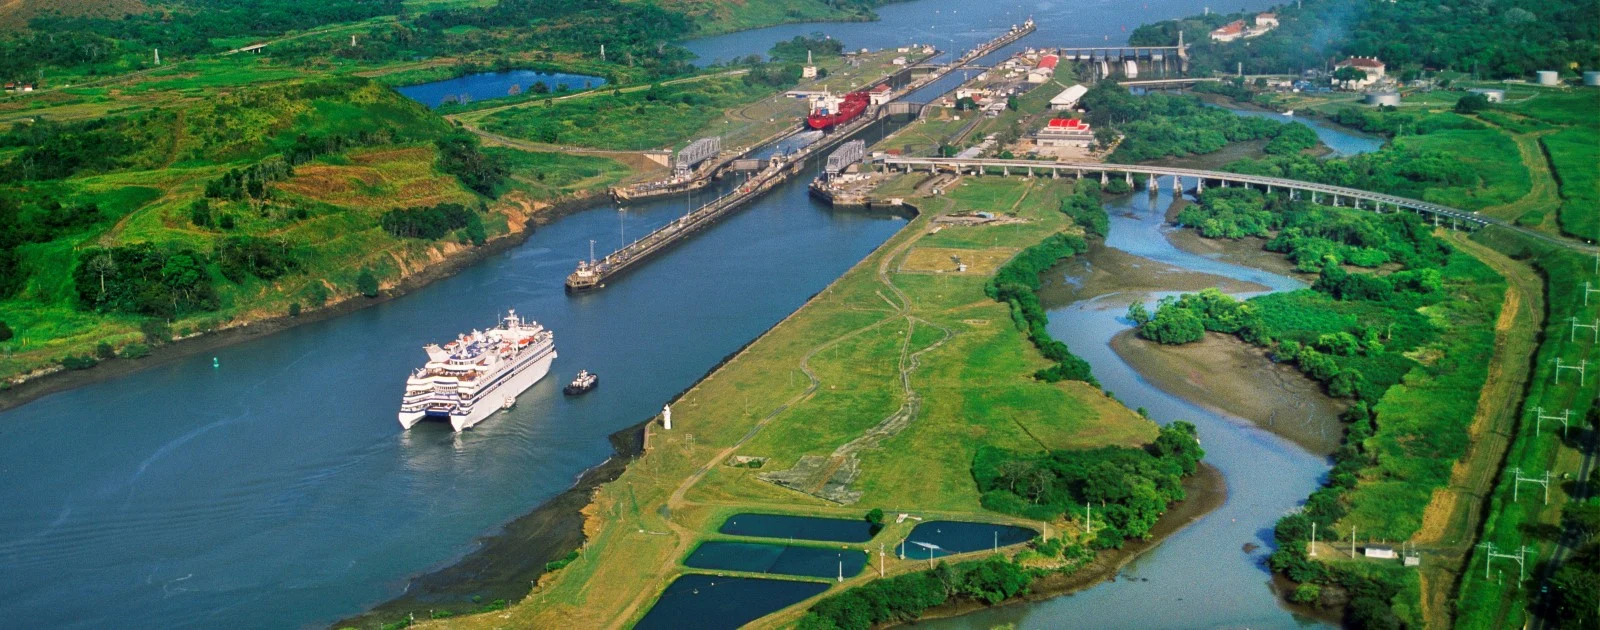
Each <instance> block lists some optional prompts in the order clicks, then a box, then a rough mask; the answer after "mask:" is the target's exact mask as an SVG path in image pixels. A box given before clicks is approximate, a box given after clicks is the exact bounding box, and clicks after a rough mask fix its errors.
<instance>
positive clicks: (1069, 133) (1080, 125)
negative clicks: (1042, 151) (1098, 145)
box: [1033, 118, 1094, 149]
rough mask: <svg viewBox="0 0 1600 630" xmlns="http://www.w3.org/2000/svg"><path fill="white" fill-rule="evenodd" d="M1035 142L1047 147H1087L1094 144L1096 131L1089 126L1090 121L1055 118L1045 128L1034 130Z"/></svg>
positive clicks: (1041, 146)
mask: <svg viewBox="0 0 1600 630" xmlns="http://www.w3.org/2000/svg"><path fill="white" fill-rule="evenodd" d="M1033 143H1034V144H1035V145H1037V146H1039V147H1040V148H1047V149H1049V148H1060V147H1070V148H1075V149H1087V148H1089V146H1090V145H1092V144H1094V131H1093V130H1092V129H1090V128H1089V123H1086V122H1083V121H1082V120H1079V119H1077V118H1055V119H1052V120H1051V121H1050V123H1049V124H1047V125H1045V126H1044V128H1043V129H1040V130H1038V131H1036V132H1034V134H1033Z"/></svg>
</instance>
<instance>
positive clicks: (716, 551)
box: [683, 541, 867, 578]
mask: <svg viewBox="0 0 1600 630" xmlns="http://www.w3.org/2000/svg"><path fill="white" fill-rule="evenodd" d="M683 566H686V567H691V568H695V569H722V570H725V571H746V572H750V573H776V574H778V575H798V576H803V577H821V578H836V577H839V576H844V577H855V575H856V574H857V573H860V572H861V569H862V568H863V567H865V566H867V554H866V553H865V552H863V551H851V550H848V549H827V548H823V547H801V546H797V545H773V544H768V543H749V542H729V541H713V542H706V543H701V544H700V546H699V547H696V548H695V550H694V552H693V553H691V554H689V557H688V558H685V559H684V561H683Z"/></svg>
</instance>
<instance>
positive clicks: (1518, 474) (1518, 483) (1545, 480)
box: [1511, 468, 1550, 505]
mask: <svg viewBox="0 0 1600 630" xmlns="http://www.w3.org/2000/svg"><path fill="white" fill-rule="evenodd" d="M1511 474H1512V475H1513V476H1514V477H1513V478H1514V481H1512V482H1511V500H1512V501H1517V500H1518V495H1519V493H1518V490H1519V489H1521V487H1522V484H1523V483H1524V482H1526V483H1536V484H1539V485H1541V486H1544V504H1545V505H1550V471H1548V470H1546V471H1544V475H1543V476H1540V477H1524V476H1522V469H1521V468H1512V469H1511Z"/></svg>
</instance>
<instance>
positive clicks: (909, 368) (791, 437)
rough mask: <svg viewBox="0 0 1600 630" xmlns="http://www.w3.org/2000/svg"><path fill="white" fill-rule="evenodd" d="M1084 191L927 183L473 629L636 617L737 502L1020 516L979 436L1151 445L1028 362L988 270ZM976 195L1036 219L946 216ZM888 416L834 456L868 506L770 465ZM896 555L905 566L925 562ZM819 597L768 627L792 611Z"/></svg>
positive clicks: (969, 206) (654, 439) (724, 374)
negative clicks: (541, 574) (990, 291)
mask: <svg viewBox="0 0 1600 630" xmlns="http://www.w3.org/2000/svg"><path fill="white" fill-rule="evenodd" d="M1069 191H1070V184H1068V183H1067V182H1064V181H1063V182H1059V183H1058V182H1050V181H1043V180H1041V181H1036V182H1032V183H1030V184H1027V185H1021V186H1019V185H1017V183H1016V182H1015V181H999V180H988V181H974V182H972V183H970V184H969V185H966V186H958V187H954V188H953V189H952V190H951V191H950V193H949V194H948V195H947V196H945V197H941V198H935V199H930V200H929V201H928V203H929V204H930V207H928V208H925V209H924V212H923V214H922V216H920V217H919V218H917V219H915V220H914V221H913V222H912V223H911V225H910V226H908V227H907V228H906V229H905V230H903V231H901V232H900V233H899V234H898V235H896V236H895V237H894V238H892V239H891V240H890V241H889V242H888V243H886V244H885V245H884V246H883V247H881V248H880V249H879V250H878V251H877V252H875V253H874V254H873V255H871V256H870V257H868V258H867V259H866V260H865V261H863V262H862V263H860V264H858V265H857V266H856V267H855V268H853V269H852V270H851V271H850V272H848V273H847V274H846V275H845V276H844V277H842V278H840V279H839V280H838V281H837V282H835V283H834V284H833V285H832V286H831V287H829V288H828V289H827V290H825V291H823V292H822V293H821V294H819V295H817V296H816V297H815V298H814V299H813V300H812V301H811V302H809V303H808V304H807V305H805V306H804V307H803V308H802V309H800V310H799V311H798V312H796V313H795V314H794V315H792V316H790V317H789V318H788V319H786V320H785V321H783V322H782V323H780V324H778V325H777V326H776V327H774V328H773V329H772V330H771V331H769V332H768V333H767V334H766V335H764V336H763V337H762V338H761V339H759V340H758V341H756V342H755V343H754V344H753V345H751V346H750V347H749V348H748V349H747V350H745V351H743V352H741V353H740V354H739V355H737V356H736V357H735V358H733V359H732V360H731V361H730V362H729V363H728V364H727V365H725V366H723V367H722V368H720V369H718V370H717V371H716V372H714V373H713V374H711V375H710V376H708V377H707V378H706V379H705V380H704V381H702V382H701V383H699V384H698V385H696V386H695V387H694V388H693V389H691V390H689V391H688V392H687V393H686V394H685V395H684V396H683V397H682V398H681V399H680V400H678V401H676V403H675V404H674V405H673V425H674V429H673V430H672V431H670V432H666V431H660V430H655V431H653V432H652V435H651V436H650V449H649V451H648V452H647V453H646V454H645V455H644V456H643V457H642V458H641V459H639V460H638V461H636V462H634V463H633V464H632V465H630V466H629V468H628V470H627V472H625V473H623V475H622V476H621V477H620V478H619V479H618V480H617V481H616V482H613V483H611V484H608V485H606V486H604V487H603V488H602V489H601V490H600V491H599V492H597V493H596V495H595V500H594V503H593V504H592V505H591V506H590V507H589V508H588V511H587V514H588V515H589V524H588V525H587V526H586V534H587V535H588V539H589V543H588V545H587V546H586V549H585V552H584V554H583V555H582V556H580V557H579V558H578V559H577V560H576V561H574V562H573V563H572V564H571V565H569V566H567V567H566V568H564V569H562V570H561V571H559V572H557V573H555V574H553V575H551V576H549V577H547V578H546V579H545V580H544V581H543V583H542V584H541V585H540V586H539V588H538V589H537V590H536V591H535V592H534V593H533V594H531V595H530V596H529V597H528V598H527V599H526V600H524V602H523V603H521V604H520V605H518V606H515V607H513V608H512V609H510V610H509V611H508V612H507V613H504V614H505V615H508V616H502V614H493V615H489V616H482V617H474V618H468V619H464V620H461V621H460V622H459V623H460V625H462V626H466V627H477V626H484V627H488V626H491V625H496V624H503V623H506V622H507V620H510V622H512V623H515V624H523V625H529V626H536V627H553V626H559V625H577V626H583V627H609V626H617V625H624V624H626V623H628V622H630V621H633V620H637V619H638V618H639V617H640V616H642V615H643V614H644V613H645V611H646V610H648V608H649V606H650V604H651V601H652V600H653V599H654V598H655V596H656V594H658V593H659V592H660V591H661V589H662V588H663V587H665V586H666V584H667V583H668V582H669V581H671V579H673V578H674V577H676V576H678V575H681V574H683V573H684V572H685V569H684V568H683V567H681V566H680V562H681V561H682V559H683V558H684V557H685V556H686V555H687V554H688V553H689V552H690V551H692V550H693V549H694V548H695V546H696V545H697V544H698V543H699V542H701V541H704V540H716V539H727V538H728V537H726V536H722V535H719V534H717V533H715V532H716V529H717V528H718V527H719V526H720V525H721V523H722V521H723V520H724V519H725V518H726V517H727V516H729V515H731V514H733V513H736V512H740V511H746V510H753V511H758V512H780V513H791V514H812V515H823V516H836V517H844V518H860V517H861V515H862V514H863V513H864V512H865V511H866V510H867V509H869V508H873V507H881V508H884V509H885V511H888V512H890V513H891V515H892V514H893V513H894V512H896V511H906V512H913V513H915V514H918V515H921V516H924V517H930V518H931V517H935V516H937V517H951V518H962V519H976V520H982V521H991V522H1018V521H1017V520H1016V519H1015V518H1012V517H1007V516H1004V515H1000V514H996V513H992V512H987V511H985V510H984V509H983V508H982V507H981V506H980V504H979V491H978V488H977V486H976V484H975V483H974V482H973V478H972V473H971V466H972V462H973V456H974V454H975V453H976V450H977V448H978V447H979V446H981V445H992V446H1000V447H1004V448H1011V449H1017V450H1020V451H1030V452H1038V451H1040V450H1042V449H1047V448H1049V449H1062V448H1065V449H1075V448H1091V447H1097V446H1103V445H1137V444H1142V443H1145V442H1148V441H1149V440H1150V439H1151V438H1152V437H1153V436H1154V435H1155V432H1156V426H1155V424H1154V423H1152V422H1150V421H1148V420H1145V419H1143V418H1141V417H1139V416H1138V415H1137V414H1134V413H1133V412H1131V411H1130V410H1128V409H1127V408H1125V407H1123V406H1122V405H1120V404H1119V403H1117V402H1116V401H1114V400H1112V399H1110V398H1108V397H1106V396H1105V395H1104V394H1103V393H1101V392H1100V391H1098V390H1096V389H1094V388H1092V387H1090V386H1088V385H1086V384H1084V383H1082V382H1062V383H1054V384H1049V383H1044V382H1041V381H1037V380H1034V379H1032V378H1030V376H1029V375H1030V374H1032V373H1033V372H1034V371H1036V370H1039V369H1041V368H1045V367H1048V366H1049V364H1050V363H1049V362H1048V361H1047V360H1045V359H1044V358H1043V357H1041V356H1039V354H1038V352H1037V351H1035V350H1034V348H1033V346H1032V345H1031V344H1030V343H1029V341H1028V339H1027V337H1026V336H1025V335H1024V333H1022V332H1021V331H1019V330H1018V329H1017V328H1016V327H1015V326H1013V325H1012V316H1011V314H1010V313H1009V312H1008V311H1009V309H1008V307H1007V306H1006V305H1004V304H1001V303H997V302H995V301H993V300H991V299H989V298H988V297H987V296H985V295H984V286H985V284H986V283H987V282H988V280H989V277H990V276H991V275H992V274H993V273H994V272H995V271H996V269H998V268H999V266H1000V265H1001V264H1003V263H1004V262H1005V261H1006V260H1007V259H1008V258H1010V257H1011V256H1012V255H1014V254H1015V253H1016V252H1018V251H1020V249H1021V248H1022V247H1024V246H1028V245H1031V244H1033V243H1036V242H1039V241H1040V240H1042V239H1043V238H1044V237H1045V236H1047V235H1049V234H1052V233H1056V232H1058V231H1062V230H1073V229H1075V228H1073V227H1072V226H1071V224H1070V221H1069V220H1068V219H1067V218H1066V217H1065V216H1064V215H1063V214H1062V213H1061V212H1059V211H1058V210H1057V207H1058V205H1059V203H1060V200H1061V199H1062V197H1063V196H1064V195H1065V194H1068V193H1069ZM978 209H986V210H993V211H997V212H1003V213H1006V212H1009V213H1014V214H1015V215H1016V216H1018V217H1021V218H1024V219H1026V220H1027V222H1026V223H1020V224H1012V225H1003V226H989V227H952V226H946V227H943V228H942V229H938V230H932V229H930V226H931V219H932V217H933V216H935V215H938V214H944V213H948V212H954V211H963V210H965V211H971V210H978ZM950 255H959V256H961V258H962V260H963V261H965V262H967V264H968V265H969V267H968V268H967V270H966V271H965V272H959V273H958V272H956V271H954V266H955V265H954V263H953V262H950V259H949V256H950ZM913 399H914V400H916V401H918V402H917V403H915V404H912V403H910V402H909V401H911V400H913ZM908 404H910V405H911V407H910V408H911V416H910V422H909V423H907V424H905V425H903V426H900V427H898V428H893V429H888V430H885V424H886V419H893V418H895V417H896V416H897V415H899V414H900V412H903V411H904V409H905V407H904V406H906V405H908ZM887 424H893V423H887ZM875 429H876V430H880V431H883V433H882V435H881V436H880V438H881V442H879V443H878V445H877V447H876V448H866V449H861V450H859V451H853V452H852V453H851V454H850V455H848V456H846V457H844V458H842V459H840V460H838V461H832V462H831V463H830V464H829V465H830V466H831V467H832V468H833V469H836V468H838V467H840V466H842V465H847V462H845V461H843V460H845V459H851V458H855V463H856V464H858V468H857V470H858V475H857V476H856V477H855V479H854V480H852V481H851V482H849V484H848V489H849V490H850V491H852V492H859V493H860V496H859V501H857V502H855V503H854V504H853V505H849V506H841V505H838V504H835V503H831V502H828V501H824V500H822V499H820V498H817V497H814V496H812V495H810V494H807V493H803V492H797V491H794V490H789V489H786V488H784V487H780V486H778V485H775V484H773V483H770V482H767V481H764V480H762V479H761V478H759V475H761V474H763V473H771V472H774V471H784V470H788V469H790V468H791V467H793V466H795V465H796V464H797V463H799V462H801V460H802V458H803V457H821V458H822V461H825V462H826V461H829V460H830V457H831V456H832V455H836V454H837V453H835V451H836V449H839V448H840V447H841V446H842V445H845V444H846V443H849V442H851V441H852V440H857V439H858V438H860V437H861V436H863V435H865V434H867V433H869V432H871V431H873V430H875ZM691 436H692V437H691ZM733 456H746V457H764V458H767V459H766V461H765V463H764V465H762V466H761V467H760V468H754V469H753V468H748V467H735V466H731V465H728V464H729V462H730V458H731V457H733ZM819 481H820V480H819ZM818 485H819V486H820V483H819V484H818ZM891 521H892V519H891ZM1021 522H1022V523H1024V524H1030V525H1034V526H1037V523H1032V522H1028V521H1021ZM912 525H913V523H910V522H907V523H904V524H893V523H891V524H890V525H889V527H888V528H887V529H886V530H885V531H884V532H882V533H880V534H878V537H877V539H876V540H874V541H873V542H871V543H867V544H865V545H849V547H851V548H859V549H863V550H867V551H876V550H877V549H878V544H877V542H878V541H892V540H898V539H899V537H902V536H904V534H905V533H906V532H907V531H909V528H910V527H911V526H912ZM1063 526H1064V524H1061V523H1058V524H1056V525H1055V526H1053V527H1052V528H1051V529H1052V531H1053V532H1056V531H1059V529H1058V528H1060V527H1063ZM888 564H889V568H890V570H892V571H895V572H902V571H908V570H912V569H914V568H917V567H919V566H920V563H916V562H911V561H898V560H894V559H890V560H889V562H888ZM869 573H870V572H869ZM872 577H873V576H872V575H863V576H858V577H856V578H852V579H849V580H846V582H845V583H844V585H843V586H844V587H849V586H853V585H857V584H860V583H863V582H865V581H868V580H870V579H872ZM833 590H835V591H836V590H838V589H833ZM830 592H831V591H830ZM804 607H805V604H801V605H797V606H795V607H791V608H790V609H788V611H787V612H785V613H782V614H780V615H778V616H776V617H773V618H772V619H770V620H768V621H766V622H763V623H764V624H767V625H779V624H781V623H784V620H792V619H794V618H795V617H796V616H798V615H799V614H800V612H802V611H803V609H804Z"/></svg>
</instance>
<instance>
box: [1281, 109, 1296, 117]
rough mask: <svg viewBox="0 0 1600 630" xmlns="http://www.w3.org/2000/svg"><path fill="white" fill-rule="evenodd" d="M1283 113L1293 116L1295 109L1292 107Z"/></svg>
mask: <svg viewBox="0 0 1600 630" xmlns="http://www.w3.org/2000/svg"><path fill="white" fill-rule="evenodd" d="M1283 115H1285V116H1293V115H1294V110H1292V109H1291V110H1289V111H1286V112H1284V113H1283Z"/></svg>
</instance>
